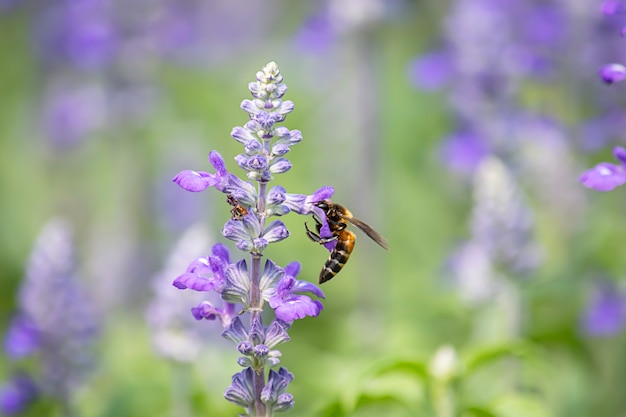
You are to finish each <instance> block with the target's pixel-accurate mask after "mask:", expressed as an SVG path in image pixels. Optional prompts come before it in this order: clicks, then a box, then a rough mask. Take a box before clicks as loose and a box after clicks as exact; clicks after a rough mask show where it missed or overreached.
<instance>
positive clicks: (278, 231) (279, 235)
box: [263, 220, 289, 243]
mask: <svg viewBox="0 0 626 417" xmlns="http://www.w3.org/2000/svg"><path fill="white" fill-rule="evenodd" d="M288 237H289V230H287V228H286V227H285V224H284V223H283V222H281V221H280V220H275V221H273V222H272V223H271V224H270V225H269V226H267V228H266V229H265V231H264V232H263V238H264V239H265V240H267V241H268V242H269V243H272V242H280V241H281V240H284V239H286V238H288Z"/></svg>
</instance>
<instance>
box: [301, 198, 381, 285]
mask: <svg viewBox="0 0 626 417" xmlns="http://www.w3.org/2000/svg"><path fill="white" fill-rule="evenodd" d="M313 204H314V205H316V206H317V207H319V208H321V209H322V210H323V211H324V213H325V214H326V221H327V222H328V226H329V227H330V232H331V233H332V236H331V237H329V238H323V237H321V236H320V230H321V228H322V222H321V221H320V220H319V219H318V218H316V217H315V216H313V220H315V223H316V224H315V227H316V229H317V233H316V232H313V231H312V230H310V229H309V226H308V225H307V224H306V223H304V227H305V228H306V234H307V236H308V237H309V239H311V240H312V241H314V242H317V243H319V244H324V243H328V242H332V241H333V240H336V241H337V244H336V245H335V248H334V249H333V250H332V252H331V253H330V256H329V257H328V260H327V261H326V263H325V264H324V267H323V268H322V271H321V272H320V277H319V283H320V284H323V283H324V282H326V281H329V280H331V279H333V278H334V277H335V275H337V274H338V273H339V271H341V268H343V266H344V265H345V264H346V262H348V259H349V258H350V254H351V253H352V250H353V249H354V242H355V240H356V236H355V235H354V233H352V232H351V231H349V230H347V229H346V228H347V227H348V223H351V224H353V225H355V226H356V227H358V228H359V229H361V230H362V231H363V232H365V234H366V235H368V236H369V237H370V238H371V239H372V240H373V241H374V242H376V243H378V244H379V245H380V246H381V247H383V248H384V249H387V250H389V245H388V244H387V239H385V238H384V237H383V236H381V235H380V233H378V232H377V231H375V230H374V229H372V228H371V227H370V226H369V225H368V224H366V223H365V222H363V221H361V220H359V219H357V218H355V217H354V216H353V215H352V213H351V212H350V210H348V209H347V208H345V207H344V206H342V205H339V204H335V203H332V202H331V201H330V200H322V201H318V202H316V203H313Z"/></svg>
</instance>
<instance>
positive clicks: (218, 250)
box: [212, 243, 230, 264]
mask: <svg viewBox="0 0 626 417" xmlns="http://www.w3.org/2000/svg"><path fill="white" fill-rule="evenodd" d="M212 253H213V256H217V257H218V258H220V259H221V260H222V261H224V263H226V264H229V263H230V253H229V251H228V248H227V247H226V246H224V245H222V244H221V243H216V244H215V245H213V249H212Z"/></svg>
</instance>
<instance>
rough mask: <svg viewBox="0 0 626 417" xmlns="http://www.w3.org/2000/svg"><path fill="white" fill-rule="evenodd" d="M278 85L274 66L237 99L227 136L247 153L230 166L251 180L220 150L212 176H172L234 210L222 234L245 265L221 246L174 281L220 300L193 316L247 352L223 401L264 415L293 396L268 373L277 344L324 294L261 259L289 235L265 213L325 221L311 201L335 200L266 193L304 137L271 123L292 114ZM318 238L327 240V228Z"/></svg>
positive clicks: (290, 268) (281, 378) (316, 310)
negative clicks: (239, 119) (241, 118)
mask: <svg viewBox="0 0 626 417" xmlns="http://www.w3.org/2000/svg"><path fill="white" fill-rule="evenodd" d="M282 80H283V78H282V75H281V74H280V71H279V69H278V66H277V65H276V64H275V63H274V62H270V63H269V64H267V65H266V66H265V67H263V69H262V70H261V71H259V72H258V73H257V74H256V81H255V82H252V83H250V84H249V85H248V88H249V90H250V92H251V93H252V97H253V99H252V100H244V101H243V102H242V103H241V108H242V109H243V110H244V111H245V112H246V113H248V115H249V118H250V120H249V121H248V122H247V123H246V124H244V125H243V126H238V127H235V128H234V129H233V130H232V132H231V136H232V137H233V139H235V140H236V141H237V142H239V143H240V144H241V145H243V147H244V152H243V153H241V154H239V155H237V156H235V162H236V163H237V165H238V166H239V167H240V168H242V169H243V170H244V172H246V177H247V179H248V180H242V179H240V178H239V177H237V176H236V175H234V174H232V173H230V172H228V170H227V169H226V165H225V163H224V160H223V158H222V156H221V155H220V154H219V153H218V152H217V151H211V152H210V153H209V163H210V164H211V165H212V166H213V168H214V171H215V172H206V171H193V170H184V171H181V172H180V173H178V174H177V175H176V176H175V177H174V179H173V181H174V182H175V183H176V184H178V185H179V186H180V187H181V188H183V189H185V190H187V191H191V192H201V191H204V190H206V189H207V188H215V189H216V190H218V191H220V192H222V193H224V194H226V196H227V201H228V202H229V204H231V205H234V206H235V208H233V209H232V210H233V211H232V212H231V213H232V218H231V219H229V220H228V221H227V222H226V224H225V225H224V227H223V229H222V235H223V236H224V237H225V238H227V239H229V240H232V241H233V242H235V244H236V247H237V248H238V249H239V250H241V251H243V252H248V253H249V257H250V259H249V261H248V260H246V259H240V260H238V261H231V259H230V253H229V251H228V249H227V248H226V247H225V246H224V245H222V244H219V243H218V244H216V245H214V246H213V248H212V251H211V254H210V255H208V256H204V257H200V258H196V259H195V260H193V261H192V262H191V263H190V264H189V266H188V267H187V269H186V271H185V272H184V273H182V274H181V275H179V276H178V277H177V278H176V279H175V280H174V282H173V285H174V286H175V287H177V288H179V289H191V290H194V291H199V292H210V293H214V294H218V295H219V297H220V299H221V300H220V301H219V302H215V301H208V300H203V301H202V302H200V303H199V304H198V305H197V306H195V307H193V308H192V309H191V310H192V315H193V317H194V318H196V319H197V320H219V322H220V323H221V324H222V327H223V328H224V331H223V333H222V336H223V337H224V338H226V339H228V340H230V341H231V342H233V343H234V344H236V346H237V350H238V351H239V353H241V354H242V355H243V356H241V357H240V358H239V359H238V361H237V363H238V364H239V365H240V366H241V367H243V368H244V369H243V370H242V371H241V372H239V373H236V374H235V375H234V376H233V379H232V384H231V385H230V386H229V387H228V388H227V389H226V391H225V393H224V396H225V398H226V399H227V400H228V401H230V402H232V403H234V404H237V405H239V406H241V407H243V408H244V409H245V411H246V415H250V416H265V415H267V416H269V415H273V414H274V413H275V412H280V411H286V410H288V409H290V408H291V407H293V396H292V395H291V394H288V393H287V392H286V389H287V387H288V385H289V383H290V382H291V380H292V379H293V375H292V374H290V373H289V372H288V371H287V370H286V369H285V368H280V369H279V370H278V371H274V370H273V369H270V370H269V372H266V371H265V368H266V367H267V368H272V367H275V366H277V365H278V364H279V363H280V359H279V358H280V356H281V354H280V351H278V350H276V349H274V347H276V346H277V345H279V344H280V343H284V342H286V341H288V340H289V336H288V334H287V330H288V329H289V327H290V326H291V324H292V323H293V322H294V321H295V320H297V319H302V318H304V317H307V316H311V317H315V316H317V315H319V314H320V312H321V311H322V309H323V306H322V303H321V302H319V301H318V300H313V299H312V298H311V297H310V296H309V295H307V294H312V295H315V296H317V297H320V298H324V293H323V292H322V291H321V290H320V289H319V288H318V287H316V286H315V285H313V284H311V283H309V282H306V281H300V280H298V279H296V276H297V275H298V272H299V271H300V264H299V263H298V262H292V263H290V264H289V265H287V266H286V267H284V268H283V267H280V266H278V265H276V264H275V263H274V262H272V261H271V260H270V259H266V260H265V263H264V264H262V262H261V261H262V258H263V251H264V250H265V248H266V247H267V246H268V245H270V244H272V243H275V242H279V241H281V240H284V239H286V238H287V237H289V231H288V230H287V228H286V227H285V224H284V223H283V222H282V221H280V220H273V221H270V220H269V219H270V217H272V216H282V215H285V214H288V213H289V212H295V213H298V214H302V215H309V214H316V215H317V216H318V217H319V218H320V219H322V220H323V221H325V218H326V216H325V215H324V213H323V212H322V211H321V209H319V208H318V207H316V206H315V204H314V203H315V202H317V201H320V200H324V199H327V198H330V197H331V196H332V194H333V188H332V187H322V188H320V189H318V190H317V191H316V192H314V193H313V194H311V195H305V194H292V193H287V191H286V190H285V189H284V188H283V187H281V186H274V187H272V188H269V189H268V183H269V182H270V181H272V180H273V178H274V176H275V175H278V174H282V173H285V172H287V171H289V170H290V168H291V163H290V162H289V160H288V159H287V158H285V155H286V154H287V153H288V152H289V151H290V150H291V147H292V146H293V145H295V144H296V143H298V142H300V141H301V140H302V134H301V133H300V131H298V130H289V129H287V128H286V127H282V126H277V124H278V123H281V122H283V121H284V120H285V118H286V116H287V115H288V114H289V113H290V112H291V111H293V108H294V105H293V102H291V101H289V100H283V96H284V94H285V92H286V91H287V86H286V85H285V84H283V82H282ZM249 180H252V181H254V183H253V182H250V181H249ZM255 183H256V184H255ZM320 233H321V235H322V236H325V237H329V236H330V230H329V229H328V225H327V224H324V225H323V227H322V230H321V232H320ZM266 303H267V304H269V306H270V308H272V309H273V310H274V314H275V319H274V320H273V321H272V322H271V323H270V324H269V325H265V324H264V323H263V319H262V317H261V313H262V311H263V309H264V306H265V304H266ZM241 312H246V313H248V318H249V322H248V326H247V327H246V326H245V325H244V323H243V321H242V319H241V318H240V314H241Z"/></svg>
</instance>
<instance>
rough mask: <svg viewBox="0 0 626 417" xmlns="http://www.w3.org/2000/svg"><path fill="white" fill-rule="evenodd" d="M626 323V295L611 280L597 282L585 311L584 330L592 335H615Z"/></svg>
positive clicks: (583, 318)
mask: <svg viewBox="0 0 626 417" xmlns="http://www.w3.org/2000/svg"><path fill="white" fill-rule="evenodd" d="M625 325H626V297H624V294H622V293H621V292H620V291H619V289H618V288H617V287H616V286H615V285H614V284H613V283H611V282H610V281H602V282H599V283H597V284H596V286H595V288H594V290H593V293H592V295H591V298H590V300H589V303H588V304H587V307H586V309H585V312H584V313H583V317H582V329H583V332H585V333H586V334H588V335H590V336H613V335H615V334H617V333H619V332H621V331H622V330H623V329H624V326H625Z"/></svg>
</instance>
